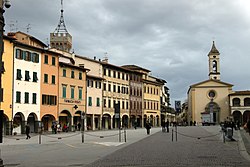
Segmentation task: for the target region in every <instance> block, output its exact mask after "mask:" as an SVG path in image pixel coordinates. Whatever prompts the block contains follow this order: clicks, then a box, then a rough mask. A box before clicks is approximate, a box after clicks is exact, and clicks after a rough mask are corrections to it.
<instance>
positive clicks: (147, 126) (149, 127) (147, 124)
mask: <svg viewBox="0 0 250 167" xmlns="http://www.w3.org/2000/svg"><path fill="white" fill-rule="evenodd" d="M145 128H146V129H147V134H148V135H149V134H150V129H151V124H150V123H149V122H148V121H147V122H146V125H145Z"/></svg>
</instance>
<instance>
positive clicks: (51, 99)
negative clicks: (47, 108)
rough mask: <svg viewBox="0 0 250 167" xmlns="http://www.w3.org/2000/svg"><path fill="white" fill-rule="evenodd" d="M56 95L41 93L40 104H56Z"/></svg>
mask: <svg viewBox="0 0 250 167" xmlns="http://www.w3.org/2000/svg"><path fill="white" fill-rule="evenodd" d="M56 100H57V97H56V96H53V95H45V94H43V95H42V104H43V105H56V104H57V101H56Z"/></svg>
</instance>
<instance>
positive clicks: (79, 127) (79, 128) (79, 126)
mask: <svg viewBox="0 0 250 167" xmlns="http://www.w3.org/2000/svg"><path fill="white" fill-rule="evenodd" d="M77 127H78V130H79V131H80V130H81V123H80V122H78V124H77Z"/></svg>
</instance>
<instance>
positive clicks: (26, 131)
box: [25, 124, 31, 139]
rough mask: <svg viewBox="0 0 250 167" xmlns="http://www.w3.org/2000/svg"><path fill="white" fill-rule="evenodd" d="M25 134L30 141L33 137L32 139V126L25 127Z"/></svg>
mask: <svg viewBox="0 0 250 167" xmlns="http://www.w3.org/2000/svg"><path fill="white" fill-rule="evenodd" d="M25 134H26V136H27V137H26V139H30V138H31V137H30V126H29V124H27V125H26V126H25Z"/></svg>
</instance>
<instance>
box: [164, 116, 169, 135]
mask: <svg viewBox="0 0 250 167" xmlns="http://www.w3.org/2000/svg"><path fill="white" fill-rule="evenodd" d="M165 126H166V128H167V133H169V120H168V119H167V122H166V123H165Z"/></svg>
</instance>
